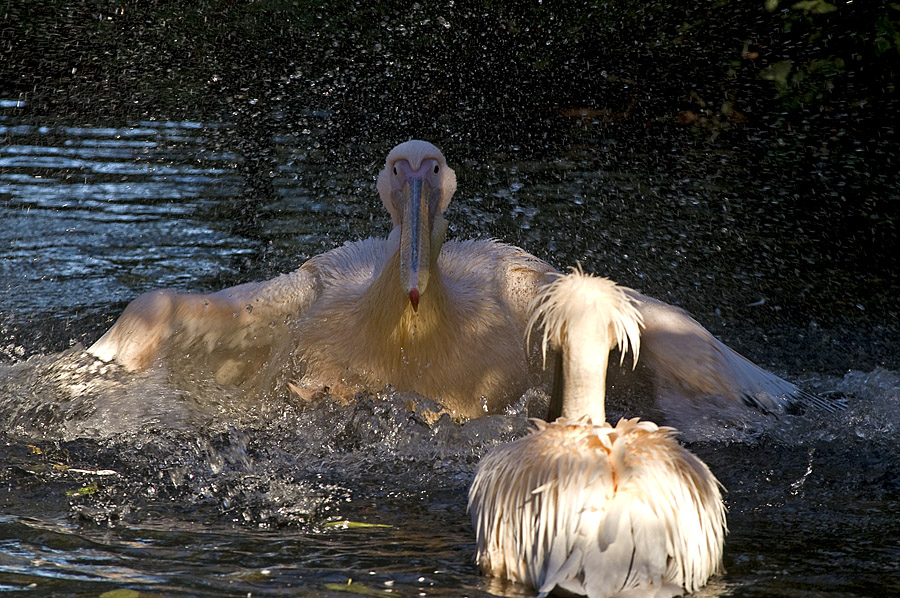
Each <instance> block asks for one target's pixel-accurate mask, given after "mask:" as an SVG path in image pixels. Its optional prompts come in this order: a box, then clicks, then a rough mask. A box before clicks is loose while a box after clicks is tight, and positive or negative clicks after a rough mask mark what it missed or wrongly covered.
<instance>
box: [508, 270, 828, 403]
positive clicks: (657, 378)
mask: <svg viewBox="0 0 900 598" xmlns="http://www.w3.org/2000/svg"><path fill="white" fill-rule="evenodd" d="M523 253H524V252H523ZM524 255H525V256H528V254H527V253H526V254H524ZM528 257H530V258H531V260H533V261H529V260H528V259H526V258H525V257H519V258H517V259H516V260H509V261H508V266H507V268H506V275H505V276H506V278H505V280H506V284H505V292H506V296H507V303H508V305H509V306H510V309H511V310H512V312H513V313H514V314H516V317H517V318H519V319H520V322H525V323H527V321H528V317H529V316H530V309H529V307H530V305H531V302H532V300H533V299H534V297H535V296H537V293H538V290H539V289H540V288H541V287H542V286H543V285H544V284H546V283H547V282H549V281H550V280H552V279H553V275H554V274H555V273H556V270H555V269H554V268H553V267H552V266H550V265H548V264H546V263H545V262H542V261H541V260H539V259H537V258H534V257H532V256H528ZM628 294H629V295H630V296H631V298H632V299H633V300H634V301H635V304H636V305H637V307H638V310H639V311H640V312H641V316H642V318H643V321H644V328H643V330H642V331H641V354H640V358H639V359H640V362H641V364H642V365H644V366H646V367H647V368H648V369H649V371H650V372H651V375H652V377H653V383H654V386H655V390H656V395H657V396H665V397H667V398H673V399H684V400H688V401H692V402H695V403H700V404H702V403H703V402H704V401H710V400H723V399H724V400H725V401H727V402H731V403H734V404H744V405H748V406H750V407H754V408H756V409H759V410H761V411H763V412H764V413H779V412H782V411H783V410H784V409H785V408H788V407H792V406H800V407H813V408H815V409H818V410H823V411H829V412H833V411H836V410H838V409H842V408H844V407H845V405H844V403H843V402H842V401H841V400H838V399H825V398H822V397H819V396H817V395H814V394H812V393H809V392H807V391H805V390H803V389H801V388H798V387H797V386H795V385H794V384H792V383H790V382H788V381H787V380H784V379H782V378H779V377H778V376H776V375H775V374H772V373H771V372H767V371H766V370H764V369H762V368H760V367H759V366H757V365H756V364H754V363H753V362H751V361H750V360H748V359H747V358H745V357H743V356H742V355H740V354H739V353H737V352H735V351H734V350H732V349H730V348H729V347H728V346H727V345H725V344H724V343H722V342H721V341H720V340H719V339H717V338H716V337H714V336H713V335H712V334H710V332H709V331H708V330H706V328H704V327H703V326H701V325H700V324H699V323H698V322H697V321H696V320H694V319H693V318H692V317H691V316H690V315H689V314H688V313H687V312H685V311H684V310H682V309H679V308H677V307H674V306H671V305H669V304H667V303H663V302H662V301H657V300H656V299H652V298H650V297H647V296H646V295H642V294H641V293H638V292H637V291H634V290H630V289H629V290H628ZM522 318H524V320H522ZM522 330H525V324H522ZM539 336H540V335H533V336H532V339H534V338H535V337H539ZM531 349H532V350H533V348H531ZM532 354H533V353H532ZM548 362H549V363H551V364H552V363H556V365H558V358H557V356H556V355H552V356H548ZM553 381H554V383H553V392H552V394H551V404H550V412H549V414H548V420H551V421H552V420H553V419H555V418H556V417H558V416H559V413H560V410H561V408H562V401H561V396H562V394H561V390H562V384H563V379H562V371H561V369H560V368H559V367H557V368H556V373H555V375H554V376H553Z"/></svg>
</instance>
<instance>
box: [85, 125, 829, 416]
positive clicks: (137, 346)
mask: <svg viewBox="0 0 900 598" xmlns="http://www.w3.org/2000/svg"><path fill="white" fill-rule="evenodd" d="M377 188H378V193H379V195H380V196H381V201H382V203H383V204H384V207H385V208H386V209H387V211H388V212H389V213H390V215H391V222H392V224H393V230H392V231H391V233H390V235H389V236H388V238H387V239H365V240H362V241H356V242H350V243H346V244H345V245H343V246H342V247H339V248H337V249H334V250H332V251H329V252H327V253H324V254H321V255H318V256H316V257H314V258H312V259H310V260H309V261H307V262H306V263H305V264H303V265H302V266H301V267H300V268H299V269H298V270H296V271H294V272H292V273H289V274H283V275H281V276H279V277H277V278H274V279H272V280H269V281H263V282H252V283H247V284H242V285H238V286H235V287H231V288H227V289H224V290H222V291H219V292H216V293H210V294H194V293H180V292H176V291H173V290H161V291H151V292H148V293H145V294H143V295H141V296H140V297H138V298H137V299H135V300H134V301H133V302H132V303H131V304H129V305H128V307H127V308H126V309H125V311H124V312H123V314H122V315H121V316H120V318H119V319H118V321H117V322H116V323H115V324H114V325H113V327H112V328H111V329H110V330H109V331H107V333H106V334H105V335H104V336H103V337H102V338H100V339H99V340H98V341H97V342H96V343H95V344H94V345H93V346H91V347H90V348H89V349H88V351H89V352H90V353H91V354H93V355H94V356H96V357H98V358H99V359H102V360H104V361H115V362H117V363H118V364H120V365H121V366H123V367H125V368H126V369H128V370H130V371H137V370H143V369H146V368H148V367H150V366H151V365H156V366H161V367H165V368H168V370H169V372H170V376H173V378H174V379H177V380H178V381H179V383H190V382H191V381H196V380H198V379H210V378H212V379H214V380H215V381H216V382H218V383H220V384H229V385H235V386H238V387H240V388H242V389H243V390H244V391H246V392H247V393H248V394H255V393H265V392H272V391H275V392H282V391H286V389H287V388H288V387H290V388H291V389H292V390H294V391H296V392H297V393H298V394H300V395H301V396H304V397H309V396H312V395H314V394H316V393H318V392H320V391H323V390H326V389H327V390H328V391H329V392H330V393H331V394H333V395H337V396H340V397H344V398H350V397H352V396H353V395H354V394H355V393H356V392H357V391H369V392H375V391H378V390H381V389H382V388H384V387H385V386H386V385H388V384H390V385H392V386H393V387H394V388H395V389H397V390H401V391H415V392H418V393H419V394H421V395H424V396H427V397H429V398H432V399H437V400H440V401H441V402H442V403H443V404H444V405H445V406H446V407H447V408H448V409H450V410H451V411H453V412H455V413H456V415H458V416H462V417H477V416H479V415H483V414H484V413H485V412H493V411H497V410H500V409H502V408H503V407H505V406H506V405H507V404H509V403H510V402H511V401H513V400H515V399H517V398H518V397H520V396H521V393H522V392H523V391H525V390H526V389H528V388H529V387H531V386H533V385H534V384H535V383H536V382H538V381H539V379H540V378H541V377H543V375H544V374H543V372H542V368H541V367H540V363H539V360H537V359H530V355H531V352H530V351H529V350H528V348H527V347H526V344H525V343H524V342H523V340H522V339H523V337H524V331H525V327H526V324H527V319H528V318H527V310H528V305H529V303H530V301H531V300H532V299H533V298H534V297H535V296H536V295H537V293H538V291H539V289H540V288H541V287H542V286H543V285H545V284H546V283H547V281H548V275H549V274H550V273H553V272H555V270H554V268H553V267H552V266H550V265H549V264H547V263H545V262H543V261H541V260H540V259H538V258H536V257H534V256H532V255H530V254H528V253H526V252H524V251H523V250H521V249H519V248H517V247H513V246H510V245H505V244H502V243H498V242H496V241H493V240H486V241H472V240H469V241H447V242H444V235H445V233H446V230H447V221H446V220H445V219H444V216H443V213H444V210H446V209H447V206H448V205H449V203H450V200H451V198H452V197H453V194H454V192H455V191H456V175H455V173H454V172H453V170H452V169H451V168H450V167H448V166H447V163H446V161H445V159H444V156H443V154H442V153H441V152H440V150H439V149H438V148H436V147H435V146H434V145H432V144H430V143H427V142H424V141H407V142H405V143H401V144H400V145H398V146H397V147H395V148H394V149H393V150H392V151H391V152H390V153H389V154H388V156H387V160H386V162H385V166H384V168H383V169H382V170H381V172H380V173H379V175H378V183H377ZM631 293H632V296H633V297H634V298H635V300H636V301H637V302H638V305H639V309H640V310H641V312H642V315H643V318H644V325H645V332H644V340H643V343H644V347H645V355H646V357H645V359H644V363H647V364H649V366H650V370H651V371H652V372H653V375H654V376H655V378H656V381H657V383H658V384H659V385H660V387H661V388H665V389H666V391H667V392H669V393H671V394H674V395H678V396H684V397H686V398H688V399H691V400H696V401H703V400H706V399H707V398H710V397H716V398H724V399H725V400H726V401H734V402H737V403H741V402H743V403H748V404H754V405H756V406H758V407H760V408H762V409H764V410H772V411H776V410H778V409H779V408H780V407H781V406H782V405H784V404H787V403H790V402H792V401H795V400H800V401H810V400H812V399H815V398H814V397H811V396H810V395H806V394H804V393H803V392H802V391H800V390H799V389H798V388H797V387H795V386H794V385H793V384H791V383H789V382H786V381H784V380H782V379H780V378H778V377H776V376H774V375H772V374H769V373H768V372H765V371H763V370H761V369H760V368H758V367H756V366H755V365H753V364H752V363H750V362H749V361H747V360H746V359H744V358H743V357H741V356H740V355H738V354H737V353H735V352H733V351H732V350H731V349H729V348H728V347H726V346H725V345H723V344H722V343H721V342H719V341H718V340H716V339H715V338H714V337H713V336H712V335H710V334H709V332H707V331H706V330H705V329H704V328H703V327H702V326H700V325H699V324H698V323H697V322H695V321H694V320H693V319H691V318H690V316H688V315H687V314H686V313H684V312H682V311H681V310H678V309H676V308H674V307H671V306H669V305H666V304H664V303H660V302H658V301H654V300H653V299H650V298H647V297H644V296H642V295H640V294H638V293H634V292H631ZM823 405H824V406H827V404H824V403H823Z"/></svg>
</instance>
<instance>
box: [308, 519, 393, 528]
mask: <svg viewBox="0 0 900 598" xmlns="http://www.w3.org/2000/svg"><path fill="white" fill-rule="evenodd" d="M325 527H340V528H342V529H358V528H366V527H394V526H393V525H387V524H385V523H366V522H365V521H349V520H347V519H342V520H341V521H329V522H328V523H326V524H325Z"/></svg>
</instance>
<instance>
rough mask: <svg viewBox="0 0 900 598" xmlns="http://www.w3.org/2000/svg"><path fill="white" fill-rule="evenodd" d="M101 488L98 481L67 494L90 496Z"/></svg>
mask: <svg viewBox="0 0 900 598" xmlns="http://www.w3.org/2000/svg"><path fill="white" fill-rule="evenodd" d="M99 489H100V488H99V486H97V482H93V483H91V484H88V485H87V486H82V487H81V488H79V489H78V490H66V496H90V495H91V494H96V493H97V490H99ZM129 591H131V590H129Z"/></svg>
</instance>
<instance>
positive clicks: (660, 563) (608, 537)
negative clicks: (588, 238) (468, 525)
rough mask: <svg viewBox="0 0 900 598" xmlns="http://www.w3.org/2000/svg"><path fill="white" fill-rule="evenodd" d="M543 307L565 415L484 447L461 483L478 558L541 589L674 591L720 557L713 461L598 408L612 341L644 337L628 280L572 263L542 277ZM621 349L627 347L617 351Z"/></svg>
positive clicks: (493, 571) (487, 568)
mask: <svg viewBox="0 0 900 598" xmlns="http://www.w3.org/2000/svg"><path fill="white" fill-rule="evenodd" d="M538 319H543V320H544V347H545V348H546V346H547V344H548V342H549V343H550V344H552V345H554V346H555V347H557V348H559V349H560V350H561V352H562V370H563V373H564V376H565V378H564V389H563V397H562V400H563V402H562V418H561V419H559V420H557V421H555V422H553V423H549V424H548V423H544V422H540V421H538V422H536V423H537V428H538V429H537V431H535V432H534V433H532V434H531V435H529V436H526V437H524V438H521V439H519V440H517V441H515V442H512V443H509V444H507V445H504V446H501V447H498V448H496V449H494V450H492V451H491V452H490V453H489V454H488V455H487V456H486V457H485V458H484V459H483V460H482V461H481V463H479V465H478V470H477V472H476V475H475V479H474V481H473V482H472V486H471V488H470V490H469V509H470V511H471V514H472V524H473V526H474V528H475V532H476V535H477V553H476V562H477V563H478V565H479V567H480V568H481V569H482V571H483V572H485V573H487V574H489V575H493V576H496V577H501V578H505V579H508V580H511V581H515V582H519V583H523V584H526V585H529V586H532V587H533V588H535V589H536V590H537V591H538V592H539V595H540V596H546V595H547V594H548V593H550V592H552V591H553V590H554V589H556V588H559V589H562V590H567V591H569V592H572V593H575V594H579V595H587V596H589V597H591V598H605V597H608V596H620V595H621V596H655V597H656V596H675V595H678V594H681V593H683V592H692V591H694V590H696V589H698V588H699V587H701V586H703V585H704V584H705V583H706V581H707V579H708V578H709V577H710V576H711V575H712V574H714V573H715V572H716V571H718V570H719V569H720V567H721V562H722V549H723V544H724V535H725V532H726V525H725V508H724V506H723V504H722V497H721V494H720V492H719V484H718V482H717V481H716V479H715V477H714V476H713V474H712V473H711V472H710V471H709V468H707V467H706V465H705V464H704V463H703V462H702V461H700V459H698V458H697V457H695V456H694V455H693V454H691V453H690V452H688V451H687V450H686V449H684V448H683V447H682V446H681V445H679V444H678V442H677V441H676V440H675V438H674V433H675V432H674V430H672V429H671V428H659V427H657V426H656V425H655V424H653V423H651V422H648V421H638V420H637V419H632V420H625V419H623V420H620V421H619V423H618V424H617V425H616V426H615V427H612V426H610V425H609V424H608V423H606V421H605V413H604V403H605V385H606V376H605V374H606V365H607V360H608V358H609V352H610V349H611V348H612V347H615V346H616V345H618V347H619V349H620V350H624V349H627V348H628V346H629V345H630V347H631V350H632V352H633V353H634V356H635V359H637V355H638V347H639V342H640V340H639V336H640V333H639V327H640V320H641V318H640V314H639V312H638V310H637V308H636V306H635V303H634V302H633V300H632V299H631V298H630V297H629V295H628V294H627V292H626V290H625V289H622V288H621V287H617V286H616V285H615V284H613V283H612V282H610V281H608V280H605V279H600V278H593V277H590V276H585V275H582V274H580V273H574V274H571V275H569V276H565V277H560V278H559V279H558V280H556V281H555V282H553V283H552V284H551V285H549V286H548V287H547V288H546V289H545V291H543V292H542V294H541V295H540V296H539V297H538V299H537V301H536V302H535V310H534V315H533V317H532V320H531V321H532V323H534V322H535V321H537V320H538ZM623 353H624V351H623Z"/></svg>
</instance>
